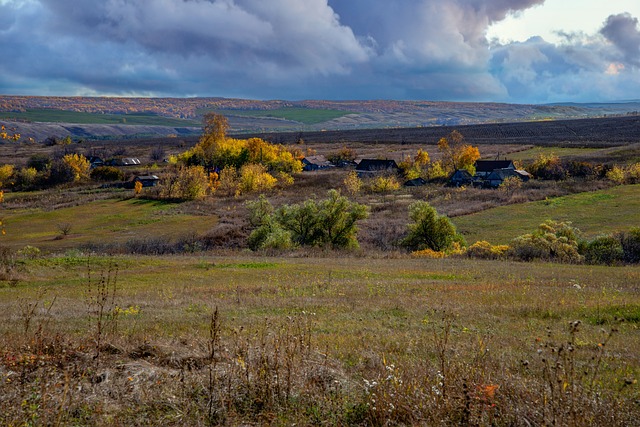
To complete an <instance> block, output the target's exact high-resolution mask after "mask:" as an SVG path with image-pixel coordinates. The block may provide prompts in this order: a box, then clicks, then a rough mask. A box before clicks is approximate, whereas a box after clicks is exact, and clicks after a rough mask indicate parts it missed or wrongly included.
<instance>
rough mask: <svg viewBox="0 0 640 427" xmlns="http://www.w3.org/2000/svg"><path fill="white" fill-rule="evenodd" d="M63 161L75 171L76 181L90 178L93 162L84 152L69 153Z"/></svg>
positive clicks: (74, 178) (74, 177)
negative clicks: (90, 161)
mask: <svg viewBox="0 0 640 427" xmlns="http://www.w3.org/2000/svg"><path fill="white" fill-rule="evenodd" d="M62 161H63V163H64V164H65V165H66V166H67V167H68V168H69V169H70V170H71V171H72V172H73V180H74V181H75V182H78V181H82V180H85V179H88V178H89V170H90V169H91V163H89V160H87V158H86V157H85V156H83V155H82V154H67V155H66V156H64V157H63V158H62Z"/></svg>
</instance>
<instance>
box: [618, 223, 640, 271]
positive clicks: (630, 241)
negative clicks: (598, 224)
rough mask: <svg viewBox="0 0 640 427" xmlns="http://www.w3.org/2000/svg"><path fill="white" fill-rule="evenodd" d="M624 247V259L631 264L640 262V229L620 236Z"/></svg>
mask: <svg viewBox="0 0 640 427" xmlns="http://www.w3.org/2000/svg"><path fill="white" fill-rule="evenodd" d="M618 238H619V240H620V244H621V245H622V251H623V259H624V261H625V262H629V263H639V262H640V227H635V228H632V229H631V230H629V231H628V232H626V233H620V235H619V236H618Z"/></svg>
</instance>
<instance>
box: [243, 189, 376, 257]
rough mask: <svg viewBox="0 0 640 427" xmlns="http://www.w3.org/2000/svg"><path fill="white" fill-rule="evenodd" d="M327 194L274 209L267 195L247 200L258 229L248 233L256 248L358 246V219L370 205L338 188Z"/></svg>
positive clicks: (348, 247) (250, 218) (350, 247)
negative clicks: (345, 195)
mask: <svg viewBox="0 0 640 427" xmlns="http://www.w3.org/2000/svg"><path fill="white" fill-rule="evenodd" d="M328 196H329V197H328V198H326V199H324V200H320V201H315V200H307V201H305V202H303V203H299V204H295V205H284V206H281V207H280V208H278V209H277V210H274V209H273V207H272V206H271V204H270V203H269V202H268V201H267V200H266V198H264V197H261V198H260V199H258V200H257V201H254V202H250V203H249V204H248V207H249V212H250V217H249V222H250V223H251V224H252V225H253V226H254V227H256V229H255V230H254V231H253V232H252V233H251V235H250V236H249V247H250V248H251V249H253V250H256V249H267V248H277V249H284V248H290V247H293V246H298V245H300V246H319V247H325V246H330V247H331V248H334V249H353V248H357V247H358V240H357V232H358V228H357V222H358V221H359V220H361V219H365V218H366V217H367V216H368V212H367V207H366V206H365V205H361V204H358V203H354V202H350V201H349V200H348V199H347V198H346V197H344V196H341V195H340V193H339V192H338V191H336V190H330V191H329V193H328Z"/></svg>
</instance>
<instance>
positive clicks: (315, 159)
mask: <svg viewBox="0 0 640 427" xmlns="http://www.w3.org/2000/svg"><path fill="white" fill-rule="evenodd" d="M302 164H304V165H328V164H331V162H329V161H328V160H327V158H326V157H325V156H307V157H305V158H303V159H302Z"/></svg>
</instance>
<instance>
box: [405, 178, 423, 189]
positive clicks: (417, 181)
mask: <svg viewBox="0 0 640 427" xmlns="http://www.w3.org/2000/svg"><path fill="white" fill-rule="evenodd" d="M423 185H427V180H426V179H424V178H421V177H418V178H414V179H410V180H409V181H407V182H405V183H404V186H405V187H422V186H423Z"/></svg>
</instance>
